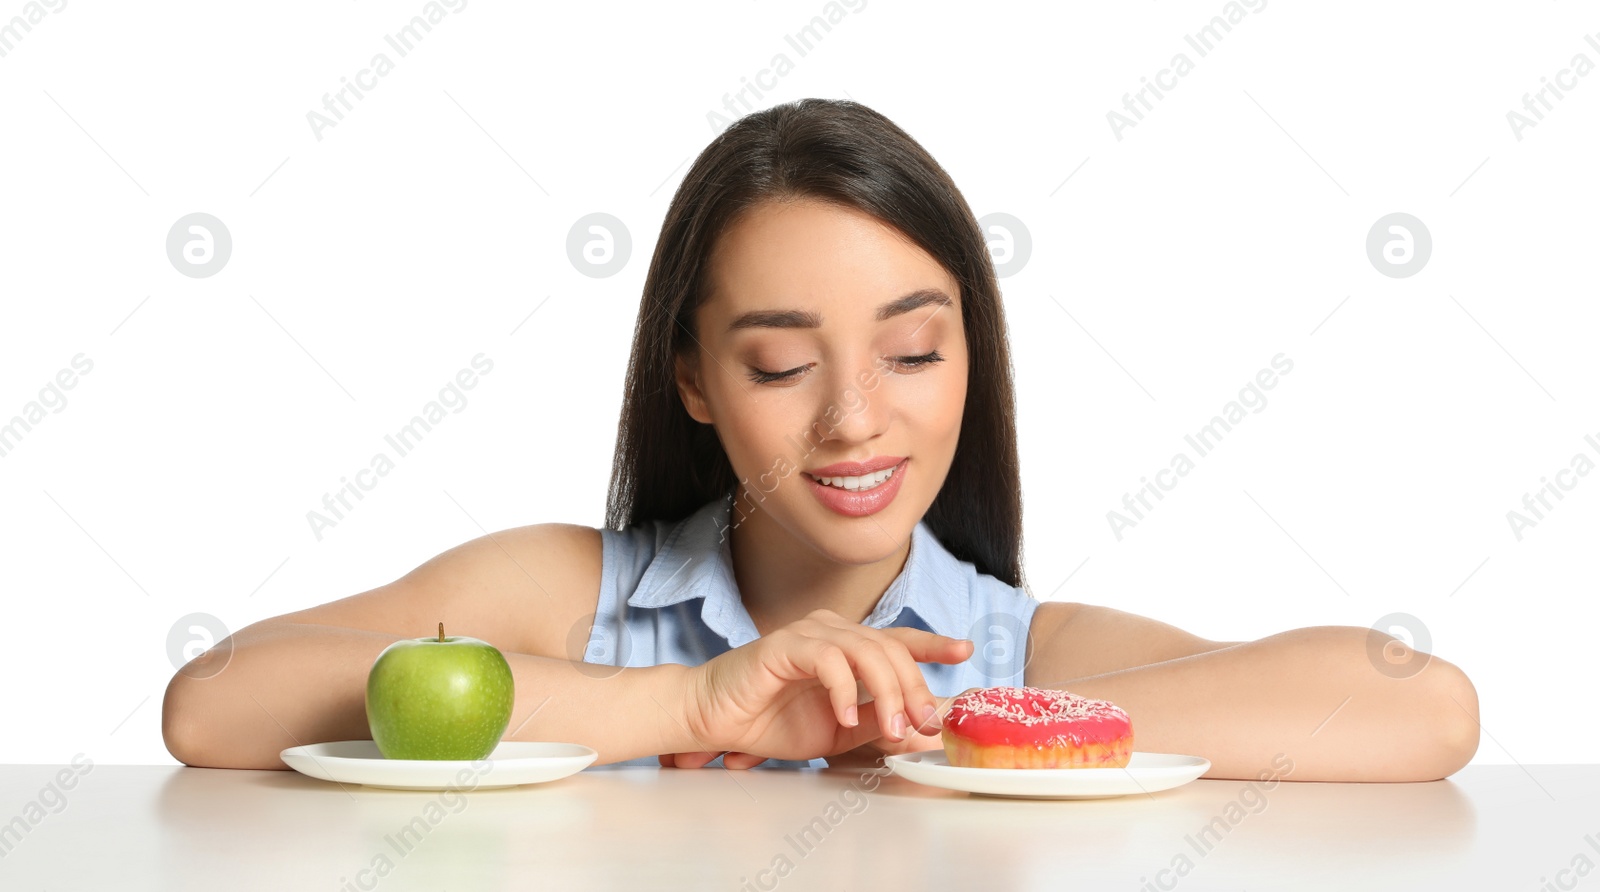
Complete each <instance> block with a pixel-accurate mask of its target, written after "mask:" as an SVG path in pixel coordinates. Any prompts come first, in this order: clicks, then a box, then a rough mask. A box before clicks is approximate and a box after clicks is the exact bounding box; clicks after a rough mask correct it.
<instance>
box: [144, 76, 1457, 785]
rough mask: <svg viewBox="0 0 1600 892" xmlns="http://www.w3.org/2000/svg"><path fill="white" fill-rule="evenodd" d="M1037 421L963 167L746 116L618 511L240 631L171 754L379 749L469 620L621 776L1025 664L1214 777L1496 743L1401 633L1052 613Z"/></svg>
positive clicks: (445, 560)
mask: <svg viewBox="0 0 1600 892" xmlns="http://www.w3.org/2000/svg"><path fill="white" fill-rule="evenodd" d="M1012 413H1013V398H1012V385H1011V366H1010V359H1009V354H1008V350H1007V343H1006V330H1005V323H1004V318H1003V313H1002V306H1001V302H1000V297H999V289H998V286H997V284H996V279H995V275H994V270H993V266H992V264H991V260H990V257H989V254H988V250H987V246H986V244H985V241H984V237H983V235H982V233H981V232H980V231H979V228H978V226H977V223H976V221H975V220H974V218H973V215H972V212H971V211H970V209H969V208H968V207H967V205H966V203H965V201H964V200H963V199H962V197H961V195H960V193H959V191H958V190H957V189H956V187H955V184H954V183H953V182H951V180H950V178H949V176H948V175H947V174H946V173H945V172H944V170H943V169H942V168H940V167H939V165H938V164H937V163H936V162H935V161H934V160H933V158H932V157H930V156H929V155H928V153H927V152H926V151H924V150H923V148H922V147H921V146H920V145H918V144H917V143H916V142H915V141H914V140H912V139H911V137H909V136H908V135H906V134H905V133H904V132H903V131H902V130H900V129H899V128H898V127H896V126H895V125H894V124H893V123H891V122H890V121H889V120H888V119H886V118H884V117H883V116H882V115H879V114H877V113H876V112H873V111H871V110H870V109H867V108H865V107H863V106H861V105H858V104H856V103H852V102H830V101H822V100H803V101H800V102H796V103H790V104H787V105H782V106H778V107H775V108H772V109H769V110H767V111H763V112H758V113H756V114H752V115H749V116H747V117H745V118H743V119H741V120H739V121H738V122H736V123H735V124H734V125H733V126H732V127H730V128H729V129H728V130H727V131H726V132H725V133H723V134H722V135H721V136H719V137H717V138H716V139H715V140H714V141H713V142H712V143H711V145H710V146H709V147H708V148H707V149H706V150H705V151H704V152H703V153H702V154H701V155H700V157H699V158H698V159H697V160H696V161H695V163H694V166H693V167H692V168H691V169H690V171H689V173H688V175H687V176H686V178H685V180H684V182H683V184H682V185H681V186H680V187H679V189H678V192H677V194H676V195H675V196H674V198H673V201H672V205H671V207H670V208H669V209H668V211H667V216H666V220H665V222H664V223H663V225H662V230H661V236H660V239H659V240H658V242H657V245H656V250H655V254H654V256H653V257H652V259H651V264H650V270H649V274H648V276H647V278H646V281H645V287H644V295H643V298H642V300H641V301H640V308H639V318H638V325H637V327H636V329H635V332H634V342H633V354H632V358H631V360H630V362H629V367H628V375H627V384H626V390H625V394H624V402H623V410H622V417H621V424H620V427H619V429H618V434H617V448H616V454H615V459H614V464H613V470H612V482H611V489H610V496H609V503H608V510H607V527H606V528H604V529H599V530H596V529H593V528H589V527H583V526H575V525H569V524H558V523H547V524H538V525H533V526H526V527H520V528H517V529H512V530H506V531H503V532H499V533H495V534H491V535H487V536H484V537H482V538H479V539H476V540H473V541H471V542H467V543H465V544H463V545H461V546H458V547H456V548H453V549H451V550H449V551H446V552H445V553H443V554H441V555H439V556H437V557H435V558H433V559H432V560H430V561H427V562H426V563H424V564H422V565H421V566H419V567H418V568H417V569H415V570H413V571H412V572H411V573H409V574H407V575H406V576H404V577H403V578H401V579H398V580H396V581H394V582H391V583H389V584H387V585H383V586H380V587H378V588H375V589H373V590H371V591H368V592H364V593H361V594H358V595H353V596H351V597H347V598H343V599H340V600H337V601H333V602H331V603H328V604H323V605H320V606H316V607H312V608H309V609H306V610H301V611H297V612H294V613H289V614H285V615H283V616H279V617H274V618H271V619H268V620H263V621H261V622H258V623H255V624H253V625H251V626H249V627H246V628H245V629H242V630H240V631H239V632H238V633H236V634H234V635H233V636H231V637H230V638H229V639H228V640H227V641H225V642H223V644H221V645H219V647H226V648H231V657H230V660H229V662H228V664H227V666H226V668H225V669H224V670H223V671H222V672H220V673H218V674H216V675H214V676H212V677H207V678H201V677H199V675H200V674H199V673H195V674H187V673H184V672H179V673H178V674H177V675H175V676H174V677H173V680H172V683H171V685H170V686H169V688H168V690H167V695H166V700H165V706H164V712H163V731H164V735H165V738H166V742H167V746H168V749H169V750H170V751H171V752H172V754H173V755H174V756H175V757H176V758H178V759H179V760H180V761H183V762H185V763H187V764H190V765H202V766H214V767H228V766H231V767H250V768H283V767H285V766H284V765H283V763H282V762H281V761H280V760H279V759H278V757H277V753H278V752H279V750H281V749H282V748H284V747H286V746H293V745H295V744H297V743H300V744H303V743H312V742H317V741H327V740H342V739H358V738H368V737H370V734H369V732H368V729H367V723H366V716H365V710H364V705H363V702H364V701H363V697H364V690H365V680H366V675H367V671H368V669H369V668H370V667H371V665H372V662H373V660H374V659H375V658H376V656H377V654H378V652H379V651H381V650H382V649H383V648H384V647H385V646H387V645H388V644H389V643H390V642H392V641H394V640H396V639H398V638H411V637H420V636H422V635H426V634H428V633H429V631H430V630H432V629H434V628H435V626H436V624H437V623H438V622H440V621H443V622H444V623H445V626H446V628H447V629H448V630H449V631H450V632H451V633H454V634H459V635H471V636H475V637H478V638H482V639H485V640H487V641H489V642H490V643H492V644H494V645H495V646H496V647H498V648H500V649H501V650H502V651H503V652H504V653H505V654H506V657H507V659H508V660H509V661H510V663H511V666H512V669H513V672H514V673H515V676H516V697H517V700H516V705H515V711H514V713H513V716H512V722H511V728H510V730H509V731H508V733H507V735H506V738H507V739H512V740H566V741H576V742H582V743H585V744H588V745H590V746H592V747H594V748H595V749H597V750H598V751H599V753H600V758H599V760H598V762H597V764H598V765H608V764H613V765H614V764H634V763H637V764H652V765H653V764H658V763H659V764H661V765H667V766H677V767H698V766H702V765H707V764H711V763H713V762H715V761H716V760H717V759H719V758H720V760H721V764H722V765H723V766H725V767H728V768H748V767H753V766H755V765H758V764H761V763H763V762H767V764H768V765H769V766H798V765H817V766H821V765H828V764H841V763H859V762H864V761H867V760H872V759H874V758H877V757H879V756H881V755H882V754H883V753H890V752H905V751H910V750H920V749H932V748H937V747H938V746H939V745H940V742H939V736H938V733H939V719H940V714H941V712H942V710H943V709H944V707H945V705H946V704H947V703H948V701H949V699H950V698H951V697H953V696H955V695H957V694H959V693H961V692H962V691H964V690H966V689H969V688H973V687H985V686H991V685H1021V684H1029V685H1033V686H1036V687H1055V688H1063V689H1067V690H1071V691H1074V692H1076V693H1079V694H1083V695H1087V696H1091V697H1099V698H1103V699H1108V700H1111V701H1112V702H1115V703H1117V704H1118V705H1120V706H1122V707H1123V708H1124V709H1125V710H1127V711H1128V713H1129V714H1130V716H1131V717H1132V719H1133V724H1134V727H1135V729H1136V732H1135V733H1136V734H1137V740H1138V749H1140V750H1142V751H1153V752H1172V753H1188V754H1195V755H1201V756H1205V757H1206V758H1208V759H1210V760H1211V763H1212V767H1211V770H1210V772H1209V773H1208V774H1207V775H1206V776H1207V777H1218V778H1256V777H1258V776H1260V775H1262V773H1263V772H1274V769H1275V768H1276V769H1277V770H1278V772H1281V771H1282V766H1283V765H1284V764H1286V763H1285V759H1287V760H1288V761H1287V764H1291V765H1292V766H1293V768H1292V771H1290V772H1288V773H1287V774H1286V779H1289V780H1355V781H1416V780H1429V779H1435V778H1440V777H1444V776H1446V775H1448V774H1451V773H1452V772H1454V771H1456V770H1457V769H1459V768H1460V767H1462V766H1463V765H1464V764H1466V762H1467V761H1468V760H1469V759H1470V758H1471V756H1472V754H1473V753H1474V752H1475V751H1476V749H1477V742H1478V723H1477V708H1478V704H1477V698H1476V693H1475V691H1474V690H1473V687H1472V685H1471V683H1470V682H1469V681H1468V679H1467V678H1466V676H1465V675H1464V674H1463V673H1462V672H1461V671H1460V670H1459V669H1458V668H1456V667H1455V666H1453V665H1451V664H1449V663H1447V662H1445V661H1444V660H1442V659H1438V658H1436V657H1431V656H1430V655H1428V654H1423V653H1419V652H1416V651H1413V650H1411V649H1410V648H1408V647H1406V646H1405V645H1404V644H1403V643H1401V642H1398V641H1395V640H1393V639H1391V638H1389V637H1388V636H1385V635H1382V634H1380V633H1378V632H1375V631H1373V630H1370V629H1366V628H1359V627H1346V626H1319V627H1314V628H1306V629H1297V630H1294V631H1290V632H1285V633H1282V634H1278V635H1271V636H1268V637H1266V638H1262V639H1260V640H1257V641H1247V642H1226V641H1209V640H1205V639H1202V638H1199V637H1196V636H1194V635H1191V634H1188V633H1186V632H1184V631H1182V630H1180V629H1177V628H1174V627H1172V626H1170V625H1167V624H1165V623H1162V622H1158V621H1156V620H1153V619H1146V618H1143V617H1139V616H1135V615H1132V614H1129V613H1125V612H1122V611H1119V610H1115V609H1112V608H1108V607H1098V606H1092V605H1087V604H1079V603H1061V602H1052V603H1040V602H1038V601H1036V600H1035V599H1034V598H1033V597H1032V596H1031V595H1030V594H1029V593H1028V592H1027V590H1026V589H1025V588H1024V583H1023V578H1022V570H1021V560H1020V552H1021V540H1022V531H1021V488H1020V482H1019V476H1018V463H1017V449H1016V436H1015V425H1014V423H1013V418H1012ZM1375 653H1382V654H1383V655H1384V656H1385V659H1384V660H1382V661H1380V660H1378V659H1377V658H1375V656H1374V654H1375ZM1396 665H1398V666H1401V667H1402V671H1395V670H1394V668H1393V667H1394V666H1396ZM767 760H771V761H770V762H768V761H767Z"/></svg>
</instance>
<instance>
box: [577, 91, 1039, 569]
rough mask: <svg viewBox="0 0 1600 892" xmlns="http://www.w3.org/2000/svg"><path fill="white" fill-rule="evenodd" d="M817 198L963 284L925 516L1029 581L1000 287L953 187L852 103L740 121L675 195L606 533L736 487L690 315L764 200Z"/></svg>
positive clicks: (818, 103)
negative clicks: (728, 235)
mask: <svg viewBox="0 0 1600 892" xmlns="http://www.w3.org/2000/svg"><path fill="white" fill-rule="evenodd" d="M797 198H810V199H815V200H822V201H829V202H833V203H836V204H840V205H846V206H849V207H852V208H855V209H857V210H860V211H862V212H863V213H866V214H870V215H871V216H873V217H876V218H878V219H879V220H881V221H883V222H884V223H886V224H888V225H890V226H892V227H894V228H895V229H897V230H899V231H900V232H902V233H904V234H905V235H906V236H908V237H909V238H910V239H911V240H912V241H913V242H915V243H916V244H917V245H918V246H920V247H921V248H922V250H924V251H926V252H928V254H930V255H931V256H933V257H934V258H935V259H937V260H938V261H939V262H940V263H941V264H942V265H943V266H944V268H945V269H946V270H947V271H948V272H949V273H950V275H951V277H952V278H954V279H955V280H956V281H957V282H958V283H959V284H960V287H961V294H960V305H961V316H962V326H963V328H964V330H965V332H966V339H967V352H968V356H969V363H968V373H967V397H966V406H965V409H964V411H963V413H962V418H961V431H960V437H959V441H958V443H957V445H956V452H955V457H954V459H953V460H952V462H951V465H950V471H949V473H948V475H947V476H946V478H945V481H944V485H943V486H942V487H941V488H940V490H939V493H938V495H937V496H935V497H934V500H933V503H932V505H931V506H930V507H929V508H928V511H927V513H926V514H925V515H923V518H922V520H923V521H924V522H925V523H927V525H928V527H929V529H930V530H931V531H932V532H933V533H934V535H935V536H937V537H938V539H939V541H940V542H941V543H942V544H943V545H944V547H945V548H946V549H947V550H948V551H949V552H950V553H951V554H953V555H955V556H956V557H957V558H959V559H961V560H965V561H970V562H972V564H973V565H974V566H975V567H976V568H977V569H978V570H979V571H980V572H982V573H987V574H989V575H991V576H993V577H995V578H996V579H999V580H1001V581H1003V582H1005V583H1007V584H1008V585H1012V586H1019V587H1020V586H1022V585H1023V580H1022V562H1021V551H1022V492H1021V486H1020V480H1019V472H1018V462H1017V437H1016V423H1015V420H1014V417H1013V413H1014V411H1015V402H1014V396H1013V392H1012V383H1011V357H1010V352H1009V349H1008V347H1007V343H1006V341H1007V338H1006V327H1005V316H1004V313H1003V310H1002V307H1001V304H1000V288H999V284H998V282H997V281H996V279H995V273H994V264H993V262H992V260H991V258H990V256H989V249H988V245H987V243H986V241H985V239H984V236H983V233H982V232H981V231H980V230H979V228H978V223H977V220H976V219H975V218H974V217H973V214H972V210H971V209H970V208H969V207H968V206H967V203H966V200H965V199H964V198H962V196H961V193H960V191H959V190H957V189H956V185H955V183H954V182H953V181H952V180H951V179H950V176H949V174H947V173H945V171H944V169H943V168H941V167H940V166H939V164H938V162H936V161H934V159H933V157H932V156H931V155H929V154H928V152H927V151H926V150H924V149H923V148H922V146H921V145H919V144H918V143H917V142H916V140H913V139H912V138H911V137H910V136H909V135H907V134H906V132H905V131H903V130H901V129H900V128H899V127H898V126H896V125H895V124H894V123H893V122H892V121H890V120H889V119H888V118H886V117H884V116H883V115H881V114H879V113H878V112H875V111H873V110H872V109H870V108H867V107H866V106H864V105H861V104H859V103H856V102H847V101H843V100H826V99H801V100H798V101H795V102H789V103H785V104H783V105H778V106H775V107H773V108H769V109H766V110H764V111H759V112H755V113H753V114H749V115H746V116H744V117H742V118H740V119H739V120H737V121H735V122H734V123H733V125H732V126H730V127H729V128H728V129H727V130H725V131H724V132H723V133H722V134H721V135H720V136H718V137H716V138H715V139H713V140H712V141H711V144H710V145H708V146H707V147H706V148H705V150H704V151H702V152H701V153H700V155H699V157H698V158H696V159H695V162H694V165H693V166H692V167H690V168H689V172H688V174H686V175H685V177H684V180H683V183H682V184H681V185H679V186H678V190H677V192H676V193H675V194H674V195H673V198H672V204H671V206H670V207H668V208H667V214H666V219H665V220H664V221H663V222H662V224H661V237H660V238H659V239H658V240H657V241H656V247H655V253H654V255H653V256H652V257H651V258H650V270H649V273H648V274H647V275H646V277H645V282H644V295H643V297H642V298H641V300H640V301H639V319H638V323H637V324H636V325H635V327H634V333H633V351H632V355H631V356H630V358H629V360H628V373H627V381H626V384H625V385H624V393H623V403H622V415H621V419H620V421H619V423H618V426H617V448H616V453H615V455H614V456H613V459H612V465H611V487H610V492H609V493H608V496H607V500H606V524H607V525H608V526H609V527H610V528H612V529H616V530H621V529H623V528H625V527H627V526H632V525H634V524H639V523H643V522H646V521H650V520H665V521H676V520H680V519H682V518H684V517H687V516H688V515H690V514H692V513H693V512H694V511H695V510H696V509H698V508H700V507H701V506H703V505H705V504H706V503H707V502H709V501H711V500H713V499H720V498H726V497H727V496H728V494H729V493H731V492H733V488H734V485H735V483H736V481H735V479H734V472H733V467H732V466H731V465H730V464H729V462H728V456H727V453H725V452H724V451H723V449H722V444H721V443H720V442H719V441H718V439H717V436H716V432H715V430H713V429H712V427H711V426H710V425H707V424H701V423H700V422H697V421H695V420H694V419H693V418H691V417H690V416H689V413H688V411H687V410H686V409H685V408H684V406H683V402H682V399H681V398H680V396H679V394H678V389H677V385H676V382H675V376H674V366H675V360H676V358H677V356H678V355H679V354H680V353H689V352H692V351H693V350H694V349H696V341H695V337H694V335H695V330H694V314H695V310H696V308H697V307H698V306H699V305H700V303H701V301H702V300H703V299H704V296H705V289H706V280H707V266H708V260H709V258H710V256H711V251H712V248H713V246H714V245H715V243H716V240H717V238H718V236H720V235H721V234H722V233H723V232H724V231H725V230H726V229H727V228H728V227H729V225H730V224H732V223H733V221H734V220H735V219H737V218H738V216H739V215H740V214H741V213H742V212H744V211H746V210H748V209H749V208H751V207H753V206H755V205H756V204H759V203H761V202H763V201H769V200H789V199H797Z"/></svg>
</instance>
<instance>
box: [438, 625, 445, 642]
mask: <svg viewBox="0 0 1600 892" xmlns="http://www.w3.org/2000/svg"><path fill="white" fill-rule="evenodd" d="M439 640H440V641H441V642H442V641H444V623H440V624H439Z"/></svg>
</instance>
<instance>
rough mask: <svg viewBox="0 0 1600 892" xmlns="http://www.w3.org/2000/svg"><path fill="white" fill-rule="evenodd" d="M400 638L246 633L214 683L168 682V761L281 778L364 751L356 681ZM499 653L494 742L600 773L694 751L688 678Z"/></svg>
mask: <svg viewBox="0 0 1600 892" xmlns="http://www.w3.org/2000/svg"><path fill="white" fill-rule="evenodd" d="M399 637H400V636H396V635H389V634H384V633H382V632H371V631H367V630H363V629H349V628H344V627H340V626H326V625H313V624H305V623H293V622H283V621H277V620H267V621H264V622H261V623H256V624H255V625H251V626H247V627H245V628H244V629H241V630H239V631H238V632H236V633H234V634H233V635H232V636H231V641H232V645H231V646H232V648H233V651H232V654H231V655H230V656H229V658H228V663H227V666H226V668H224V669H223V670H222V671H221V672H220V673H218V674H216V675H214V676H212V677H209V678H196V677H191V676H189V675H185V674H183V673H181V672H180V673H179V674H177V675H175V676H173V679H172V681H171V683H169V684H168V686H167V693H166V699H165V702H164V703H163V707H162V721H161V730H162V735H163V737H164V738H165V740H166V745H167V751H168V752H170V753H171V754H172V756H173V758H175V759H177V760H178V761H180V762H182V763H184V764H186V765H193V766H197V767H201V768H269V769H286V768H288V766H287V765H285V764H284V763H283V760H281V759H280V758H278V753H279V752H281V751H282V750H283V749H284V748H285V747H291V746H298V745H301V744H310V743H323V742H326V741H331V740H370V739H372V733H371V731H370V730H369V729H368V726H367V715H366V682H367V673H368V671H369V670H370V669H371V668H372V663H373V661H374V660H376V659H377V657H378V654H379V652H381V651H382V650H383V649H384V648H385V647H387V646H388V645H389V644H390V643H392V642H394V641H396V640H398V639H399ZM419 637H420V636H419ZM503 653H504V654H505V658H506V661H507V662H508V663H509V664H510V666H511V673H512V676H513V678H514V686H515V690H516V695H515V696H516V699H515V702H514V703H513V704H512V710H511V722H510V725H509V726H508V727H507V728H506V733H505V737H504V739H505V740H540V741H547V740H561V741H573V742H581V743H584V744H586V745H588V746H592V747H594V748H595V749H596V750H597V751H599V753H600V756H599V758H598V759H597V760H596V764H601V765H604V764H607V763H610V762H618V761H622V760H624V759H633V758H638V757H641V756H650V755H655V754H657V753H662V752H677V751H682V750H691V749H696V748H698V746H699V744H698V743H697V742H696V741H695V740H693V739H692V738H691V737H690V736H689V734H688V732H687V730H686V729H685V727H684V725H683V719H682V718H681V717H682V716H683V715H684V692H685V690H686V686H687V676H688V673H689V667H687V666H680V665H678V664H675V663H667V664H663V665H660V666H650V667H645V668H638V669H620V670H617V673H616V674H615V675H609V674H596V673H594V672H593V671H589V672H583V671H579V669H578V668H577V667H576V666H575V664H573V663H571V662H568V661H566V660H559V659H552V658H549V657H539V656H530V655H528V654H519V653H512V652H509V651H503ZM588 668H590V669H591V670H592V669H593V667H588ZM596 704H603V707H604V708H596ZM619 716H626V717H628V720H626V721H619V720H618V717H619Z"/></svg>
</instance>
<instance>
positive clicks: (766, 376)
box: [750, 365, 806, 384]
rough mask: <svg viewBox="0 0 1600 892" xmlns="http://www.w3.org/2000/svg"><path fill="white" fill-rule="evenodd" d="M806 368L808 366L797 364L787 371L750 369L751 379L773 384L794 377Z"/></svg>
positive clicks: (759, 382)
mask: <svg viewBox="0 0 1600 892" xmlns="http://www.w3.org/2000/svg"><path fill="white" fill-rule="evenodd" d="M805 370H806V366H803V365H802V366H796V367H794V368H792V369H789V370H788V371H786V372H764V371H762V370H761V369H751V370H750V380H752V381H754V382H756V383H757V384H772V383H774V382H776V381H786V380H788V379H790V378H794V377H795V376H797V375H799V374H800V373H801V372H803V371H805Z"/></svg>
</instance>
